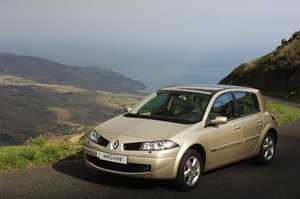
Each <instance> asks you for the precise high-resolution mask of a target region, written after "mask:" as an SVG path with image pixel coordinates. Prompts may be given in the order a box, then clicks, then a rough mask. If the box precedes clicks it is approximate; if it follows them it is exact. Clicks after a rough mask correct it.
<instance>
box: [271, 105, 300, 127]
mask: <svg viewBox="0 0 300 199" xmlns="http://www.w3.org/2000/svg"><path fill="white" fill-rule="evenodd" d="M266 109H267V111H268V112H270V113H271V114H272V115H274V117H275V122H276V124H277V125H283V124H289V123H291V122H294V121H296V120H297V119H300V109H298V108H295V107H292V106H288V105H284V104H279V103H274V102H270V101H266Z"/></svg>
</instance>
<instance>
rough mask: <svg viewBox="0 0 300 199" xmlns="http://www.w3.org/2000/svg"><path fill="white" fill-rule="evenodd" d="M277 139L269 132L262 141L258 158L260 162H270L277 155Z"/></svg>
mask: <svg viewBox="0 0 300 199" xmlns="http://www.w3.org/2000/svg"><path fill="white" fill-rule="evenodd" d="M275 149H276V140H275V138H274V136H273V135H272V134H271V133H267V135H266V136H265V137H264V140H263V142H262V145H261V148H260V151H259V154H258V155H257V157H256V159H257V162H258V163H259V164H264V165H266V164H270V163H271V162H272V161H273V159H274V156H275Z"/></svg>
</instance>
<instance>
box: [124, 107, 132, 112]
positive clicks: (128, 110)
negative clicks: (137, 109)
mask: <svg viewBox="0 0 300 199" xmlns="http://www.w3.org/2000/svg"><path fill="white" fill-rule="evenodd" d="M124 110H125V112H130V111H131V110H132V108H131V107H130V106H125V107H124Z"/></svg>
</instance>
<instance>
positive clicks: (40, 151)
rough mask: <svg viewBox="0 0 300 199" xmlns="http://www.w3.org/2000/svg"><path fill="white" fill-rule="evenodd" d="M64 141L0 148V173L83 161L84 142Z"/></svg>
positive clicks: (288, 110)
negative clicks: (63, 162) (62, 162)
mask: <svg viewBox="0 0 300 199" xmlns="http://www.w3.org/2000/svg"><path fill="white" fill-rule="evenodd" d="M266 109H267V111H269V112H270V113H272V115H273V116H274V117H275V119H276V123H277V125H283V124H288V123H291V122H294V121H295V120H297V119H300V109H298V108H295V107H292V106H288V105H283V104H279V103H274V102H271V101H266ZM85 139H86V136H84V137H83V138H81V139H80V140H79V141H78V142H75V143H72V142H69V141H62V142H59V143H49V142H48V141H47V140H46V139H45V138H44V137H42V136H38V137H36V138H30V139H29V140H28V141H27V142H26V144H25V145H23V146H3V147H0V171H5V170H12V169H23V168H29V167H34V166H40V165H51V164H54V163H56V162H59V161H68V160H78V159H83V152H82V148H83V142H84V140H85Z"/></svg>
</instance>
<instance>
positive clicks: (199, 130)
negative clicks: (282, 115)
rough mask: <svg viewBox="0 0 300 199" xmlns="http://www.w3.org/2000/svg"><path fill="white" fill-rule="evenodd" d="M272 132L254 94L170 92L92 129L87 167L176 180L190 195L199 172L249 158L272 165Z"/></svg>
mask: <svg viewBox="0 0 300 199" xmlns="http://www.w3.org/2000/svg"><path fill="white" fill-rule="evenodd" d="M276 143H277V131H276V129H275V124H274V118H273V117H272V116H271V115H270V114H269V113H268V112H266V110H265V107H264V103H263V100H262V96H261V94H260V92H259V91H258V90H256V89H253V88H247V87H238V86H224V85H216V86H191V85H181V86H180V85H179V86H170V87H166V88H162V89H159V90H157V91H156V92H154V93H152V94H150V95H148V96H147V97H145V98H144V99H143V100H141V101H140V102H139V103H138V104H137V105H135V106H134V107H133V108H132V109H131V110H129V111H128V112H127V113H125V114H122V115H120V116H117V117H115V118H113V119H110V120H108V121H106V122H104V123H102V124H100V125H99V126H97V127H96V128H95V129H93V130H92V131H91V132H90V133H89V135H88V139H87V141H86V142H85V145H84V157H85V162H86V165H87V166H89V167H91V168H94V169H97V170H99V171H102V172H106V173H111V174H116V175H124V176H132V177H140V178H152V179H174V182H176V184H177V185H178V187H179V188H180V189H181V190H184V191H188V190H192V189H194V188H195V187H196V186H197V184H198V183H199V179H200V176H201V174H202V173H203V172H206V171H208V170H211V169H214V168H218V167H221V166H224V165H227V164H229V163H232V162H236V161H239V160H242V159H246V158H249V157H254V156H255V157H256V159H257V161H258V162H259V163H261V164H269V163H270V162H272V160H273V159H274V155H275V147H276Z"/></svg>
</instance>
